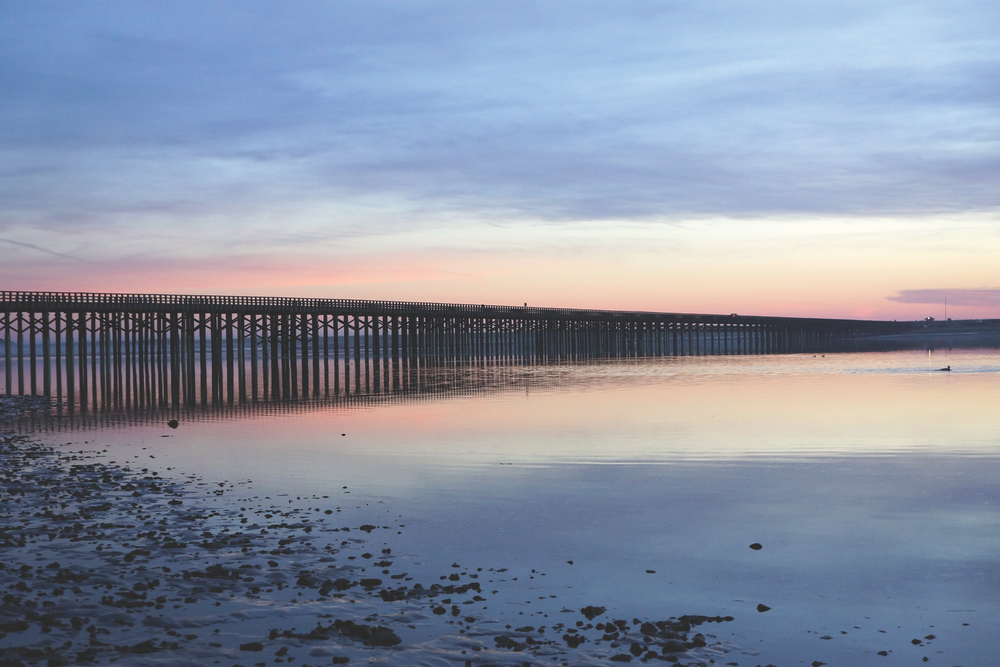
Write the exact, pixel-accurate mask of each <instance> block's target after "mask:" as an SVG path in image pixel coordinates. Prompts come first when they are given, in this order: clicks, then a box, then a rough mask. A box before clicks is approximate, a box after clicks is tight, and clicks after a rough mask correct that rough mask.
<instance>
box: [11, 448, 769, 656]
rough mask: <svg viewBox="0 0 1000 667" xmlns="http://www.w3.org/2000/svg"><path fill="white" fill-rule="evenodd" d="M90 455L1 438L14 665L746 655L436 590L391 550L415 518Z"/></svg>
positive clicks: (687, 624) (463, 570) (461, 589)
mask: <svg viewBox="0 0 1000 667" xmlns="http://www.w3.org/2000/svg"><path fill="white" fill-rule="evenodd" d="M90 447H91V449H84V450H79V449H76V450H70V449H69V447H68V446H66V445H63V446H49V445H44V444H41V443H39V442H37V441H35V440H32V439H30V438H28V437H25V436H17V435H0V460H2V462H3V473H2V474H3V482H2V491H0V507H2V510H0V591H2V603H0V667H14V666H16V665H50V666H56V665H67V664H110V663H115V664H120V665H217V664H218V665H226V666H229V665H243V666H244V667H245V666H247V665H255V666H256V667H261V666H263V665H265V664H275V663H298V664H300V665H329V664H343V663H348V662H350V663H351V664H359V663H363V664H386V665H416V664H427V665H525V664H539V665H541V664H546V665H571V664H572V665H591V664H609V663H611V662H615V663H619V662H631V661H641V662H649V661H661V662H668V663H671V664H678V665H707V664H710V662H715V663H718V664H722V663H725V662H726V660H724V659H723V658H725V657H726V654H727V653H729V652H732V651H734V650H737V649H735V648H734V647H732V646H731V645H727V644H725V643H724V642H722V641H720V640H719V639H717V638H716V637H715V636H714V635H713V634H712V632H713V629H714V628H719V627H721V626H720V625H719V624H723V625H724V624H725V623H726V622H727V621H731V620H733V619H732V617H707V616H696V615H682V614H679V615H678V616H676V617H672V618H656V619H639V618H634V617H633V618H625V619H617V618H612V617H610V614H609V613H607V612H606V610H605V608H604V607H602V606H600V604H601V603H600V601H597V600H595V601H594V602H593V604H591V605H588V606H586V607H584V608H582V609H580V608H574V609H568V608H565V607H563V606H562V605H561V603H560V602H559V600H558V598H557V596H555V595H547V596H541V597H539V598H538V600H537V601H535V602H536V605H535V606H534V607H533V609H534V610H535V611H534V612H533V614H532V616H530V617H527V618H528V619H530V620H528V621H527V622H526V623H525V625H520V626H517V627H515V626H513V625H511V624H503V622H502V621H499V620H497V616H498V614H496V613H495V611H494V610H491V608H490V607H491V604H502V602H501V600H503V599H504V597H505V594H507V593H509V591H505V590H504V589H505V588H509V587H510V583H511V582H512V581H516V580H517V577H518V575H519V574H520V576H522V577H524V578H527V577H528V576H531V577H534V576H539V577H541V576H544V572H536V571H535V570H531V571H530V573H529V572H528V570H527V569H525V571H524V572H516V571H508V570H507V569H506V568H483V567H477V566H476V564H473V563H463V564H459V563H452V564H451V566H450V567H445V568H442V569H443V571H442V572H440V574H439V575H438V576H437V577H431V578H429V579H427V580H424V581H418V580H416V578H415V577H411V576H409V575H408V574H407V572H406V571H405V570H404V569H403V568H404V567H405V566H406V563H407V562H408V559H407V557H406V556H402V557H401V555H400V554H397V553H394V551H393V548H392V546H391V544H392V538H393V537H394V536H395V535H400V534H402V532H403V531H404V530H406V526H405V518H402V517H401V518H400V519H399V520H398V521H395V522H393V523H392V525H372V524H359V523H358V522H352V520H351V517H350V509H349V508H346V507H345V508H344V509H343V511H342V510H341V509H340V508H338V509H337V510H336V511H334V510H332V509H326V510H320V509H319V507H317V506H318V505H321V504H324V505H325V506H329V504H328V503H321V502H320V501H322V500H323V499H324V498H326V497H322V498H321V497H318V496H314V497H295V498H292V497H291V496H289V498H287V499H286V498H280V499H278V498H274V499H272V498H269V497H258V496H254V495H252V493H253V492H252V490H251V488H250V486H249V484H250V481H249V480H243V481H238V482H230V481H224V480H203V479H199V478H197V477H195V476H187V477H184V478H181V477H179V476H178V477H177V478H166V477H165V476H164V475H160V474H159V473H157V472H155V471H150V470H149V469H147V468H136V467H129V466H126V465H123V464H119V463H116V462H114V461H110V460H108V458H107V454H106V453H105V451H102V450H100V449H99V448H94V447H95V446H94V445H90ZM167 471H170V469H169V468H168V469H167ZM167 471H165V472H167ZM376 543H377V544H376ZM383 545H390V546H383ZM411 560H412V559H411ZM519 567H522V569H523V566H519ZM581 583H582V582H581ZM528 602H531V601H528ZM528 623H530V624H528ZM737 652H738V650H737ZM741 657H742V658H743V660H741V661H740V664H755V663H748V662H746V657H745V656H741Z"/></svg>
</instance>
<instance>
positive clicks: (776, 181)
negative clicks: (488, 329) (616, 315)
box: [0, 0, 1000, 319]
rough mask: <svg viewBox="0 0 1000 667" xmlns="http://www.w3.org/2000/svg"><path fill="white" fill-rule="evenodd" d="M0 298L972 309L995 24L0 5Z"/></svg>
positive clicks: (990, 267) (997, 239) (866, 8)
mask: <svg viewBox="0 0 1000 667" xmlns="http://www.w3.org/2000/svg"><path fill="white" fill-rule="evenodd" d="M0 35H2V37H3V38H2V39H0V91H2V92H0V289H41V290H74V291H82V290H88V291H90V290H102V291H128V292H183V293H223V294H274V295H289V296H328V297H347V298H385V299H409V300H434V301H461V302H474V303H497V304H513V303H521V302H529V303H531V304H532V305H549V306H580V307H599V308H605V307H606V308H635V309H644V310H662V311H680V312H692V311H695V312H722V313H729V312H741V313H748V314H751V313H752V314H762V315H805V316H813V315H818V316H835V317H865V318H868V317H873V318H887V319H895V318H898V319H905V318H916V317H924V316H926V315H934V316H937V317H941V316H942V315H943V303H944V299H945V298H947V299H948V314H949V316H954V317H1000V5H998V4H997V3H996V1H995V0H948V1H947V2H946V1H943V0H942V1H935V2H921V1H919V0H908V1H907V2H902V1H895V0H884V1H876V2H872V1H871V0H868V1H865V2H853V1H851V0H840V1H838V2H827V1H825V0H815V1H813V2H806V3H804V2H791V1H788V2H780V1H775V2H746V1H739V2H737V1H729V2H727V1H724V0H722V1H718V2H708V3H706V2H652V1H650V2H627V1H626V2H617V3H605V2H601V3H597V2H593V3H591V2H585V1H576V2H558V1H548V2H534V3H531V2H516V1H513V0H505V1H504V2H488V1H481V2H431V1H428V2H385V3H380V2H372V1H366V2H318V1H317V2H301V3H292V2H239V3H236V2H215V3H213V2H203V1H199V2H190V3H184V2H169V3H163V2H145V3H144V2H88V1H85V0H80V1H74V2H41V1H38V0H31V1H24V2H18V1H14V0H6V1H5V2H3V3H2V4H0Z"/></svg>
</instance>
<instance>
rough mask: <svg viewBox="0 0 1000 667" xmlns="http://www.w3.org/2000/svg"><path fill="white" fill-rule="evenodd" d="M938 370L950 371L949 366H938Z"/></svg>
mask: <svg viewBox="0 0 1000 667" xmlns="http://www.w3.org/2000/svg"><path fill="white" fill-rule="evenodd" d="M938 370H939V371H950V370H951V366H945V367H944V368H939V369H938Z"/></svg>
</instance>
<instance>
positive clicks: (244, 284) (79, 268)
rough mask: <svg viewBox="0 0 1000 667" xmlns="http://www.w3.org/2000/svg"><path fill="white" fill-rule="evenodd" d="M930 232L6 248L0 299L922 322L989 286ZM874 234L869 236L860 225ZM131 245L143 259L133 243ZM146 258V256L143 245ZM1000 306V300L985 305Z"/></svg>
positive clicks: (983, 269)
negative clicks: (121, 296) (160, 297)
mask: <svg viewBox="0 0 1000 667" xmlns="http://www.w3.org/2000/svg"><path fill="white" fill-rule="evenodd" d="M939 222H940V221H931V222H930V223H928V222H927V221H922V220H917V221H911V222H909V223H907V222H905V221H904V222H900V221H890V222H889V223H888V228H885V226H884V225H883V227H882V228H879V229H880V230H881V231H878V232H877V233H876V232H872V231H869V228H868V227H865V226H863V225H861V223H858V222H857V221H823V220H817V221H812V222H810V223H808V224H805V223H803V224H793V223H791V222H788V221H776V222H775V221H770V222H768V221H763V222H762V221H739V220H736V221H733V220H723V221H694V222H691V223H686V224H685V225H683V226H680V227H677V226H671V225H654V224H643V225H637V224H632V223H628V224H626V223H622V225H621V226H620V227H614V226H612V227H604V226H601V225H597V224H596V223H579V224H577V225H563V226H540V225H529V224H524V223H521V224H516V225H515V224H512V225H509V226H506V227H500V228H496V227H472V228H470V227H463V226H454V227H440V228H437V229H432V230H428V231H423V232H412V231H411V232H400V233H398V234H395V235H393V234H383V235H373V236H369V237H366V236H364V235H361V236H359V237H358V238H355V239H351V240H349V241H338V242H330V241H323V240H318V241H317V242H316V243H311V244H305V245H301V246H296V247H290V246H288V245H287V244H282V243H277V242H276V243H275V244H273V246H269V245H267V244H266V242H264V241H260V242H255V244H247V243H243V244H242V245H241V246H240V247H237V248H234V249H233V250H231V251H230V250H228V249H227V248H226V246H225V242H224V239H223V238H222V237H223V236H224V235H222V234H216V237H215V238H207V239H205V243H204V246H203V247H202V246H200V245H199V244H195V243H181V242H179V241H178V240H177V239H175V238H170V237H167V238H165V239H163V242H162V243H160V244H157V243H154V244H140V243H139V242H138V241H137V240H134V239H132V240H130V239H128V238H127V236H126V237H124V238H123V239H120V240H118V241H115V242H114V243H112V242H111V241H110V240H109V245H108V248H107V249H106V250H104V251H103V256H102V255H101V254H100V253H97V252H93V253H92V255H96V256H95V257H93V258H92V259H91V258H85V259H83V260H78V261H74V260H73V256H76V255H81V254H83V253H81V252H80V251H79V249H74V248H67V249H66V250H65V254H66V255H68V256H70V257H69V258H66V257H53V256H51V254H50V255H42V254H40V253H32V252H31V251H29V250H22V249H19V251H18V252H15V253H14V254H13V255H12V257H11V260H12V261H10V262H8V263H6V265H5V266H4V267H3V268H2V269H0V278H2V279H3V286H4V288H5V289H23V290H53V291H97V292H150V293H184V294H199V293H204V294H238V295H262V296H291V297H295V296H299V297H322V298H357V299H380V300H400V301H435V302H457V303H486V304H496V305H520V304H522V303H525V302H526V303H529V304H530V305H534V306H546V307H566V308H595V309H614V310H643V311H658V312H702V313H723V314H727V313H731V312H737V313H741V314H747V315H772V316H793V317H832V318H857V319H889V320H891V319H901V320H903V319H923V318H924V317H927V316H934V317H936V318H938V319H941V318H943V317H944V304H943V303H902V302H899V301H894V300H890V297H893V296H894V295H896V294H897V293H899V292H900V291H902V290H920V289H930V288H942V287H943V288H948V289H958V290H961V289H965V290H970V289H983V288H985V289H987V290H988V289H993V288H995V286H994V285H992V284H990V283H989V282H988V281H990V280H995V276H994V275H993V274H994V271H993V268H992V267H993V260H995V257H996V251H997V238H998V235H997V232H995V231H994V227H995V225H994V224H993V220H992V219H991V218H990V217H988V216H986V217H978V218H976V217H973V219H972V222H973V223H975V224H971V223H970V224H968V225H966V227H965V230H964V232H963V234H964V236H963V235H961V234H955V235H948V234H941V233H939V232H938V231H936V229H937V227H935V223H939ZM872 228H878V227H877V226H875V225H872ZM140 245H142V250H141V252H140V251H139V246H140ZM150 247H152V248H153V250H150V249H149V248H150ZM997 303H998V304H1000V301H998V302H997ZM948 316H949V317H952V318H955V319H962V318H996V317H1000V307H998V305H995V304H992V303H977V304H969V305H963V304H961V303H959V302H957V300H954V301H953V302H952V303H951V304H950V305H949V308H948Z"/></svg>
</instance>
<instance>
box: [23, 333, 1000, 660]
mask: <svg viewBox="0 0 1000 667" xmlns="http://www.w3.org/2000/svg"><path fill="white" fill-rule="evenodd" d="M946 365H950V366H951V367H952V368H953V369H954V370H953V371H952V372H950V373H942V372H936V371H934V370H933V369H937V368H940V367H943V366H946ZM476 373H481V374H482V375H483V380H484V382H485V383H486V385H488V387H487V390H486V391H482V392H471V393H462V392H452V393H443V394H440V395H437V396H425V397H421V398H415V399H414V400H408V401H398V402H385V403H383V404H379V403H377V402H373V403H370V404H354V405H349V406H347V405H345V406H338V405H336V404H334V405H325V406H318V407H317V408H316V409H314V410H305V411H301V412H296V413H294V414H277V415H270V416H267V415H265V416H250V417H246V418H240V419H236V418H227V419H218V420H212V419H204V420H188V421H183V422H182V423H181V425H180V428H178V429H176V430H170V429H168V428H166V427H165V426H161V425H159V424H157V425H155V426H131V427H115V428H106V429H103V430H100V429H89V430H82V431H68V432H63V433H60V434H58V435H56V434H54V433H52V434H48V435H43V439H47V440H49V441H55V442H64V443H69V442H73V443H74V444H75V443H78V442H81V441H84V440H86V441H88V442H89V443H90V444H91V445H93V444H94V443H95V442H96V443H99V444H100V445H101V446H106V447H107V449H108V458H109V459H112V460H116V461H118V462H119V463H129V464H132V465H134V464H135V463H140V462H141V464H142V465H143V466H148V467H150V468H154V466H155V469H156V470H159V471H160V472H161V473H162V474H164V475H172V476H181V475H186V474H196V475H198V476H200V477H201V478H203V479H204V480H206V481H222V480H230V481H237V480H239V481H245V480H252V482H251V483H250V484H249V487H250V489H251V490H250V491H248V492H247V493H252V494H253V495H255V496H258V497H268V498H270V499H276V498H279V499H280V498H284V497H285V496H286V495H287V496H288V498H289V500H290V501H292V500H297V499H299V498H302V499H305V498H307V497H308V498H310V499H311V500H310V507H312V508H315V509H316V510H321V511H323V510H326V509H333V510H336V509H338V508H339V509H340V510H341V511H340V515H341V516H346V515H347V514H348V513H349V514H350V517H351V519H350V521H351V522H352V525H356V524H357V522H358V521H361V520H371V521H372V522H373V523H378V525H382V524H386V525H389V524H390V523H392V527H393V528H395V527H397V526H401V529H400V530H398V531H396V530H386V531H382V532H381V533H378V532H377V533H374V534H373V538H372V539H373V542H376V545H375V546H378V544H379V543H384V544H386V545H389V546H391V548H392V552H393V554H394V555H396V557H397V559H402V560H403V561H404V562H405V564H406V567H407V568H408V572H410V573H421V572H426V573H434V574H437V573H439V572H441V571H446V570H447V568H448V567H449V566H450V565H451V564H452V563H453V562H454V563H460V564H462V567H463V568H464V567H469V568H474V567H483V568H484V569H488V568H495V569H499V568H507V570H508V572H507V573H506V576H507V577H508V579H507V580H506V581H505V585H504V587H503V591H502V593H501V594H500V597H501V599H500V600H499V601H498V602H497V601H492V603H491V606H490V608H489V610H488V613H489V614H490V615H492V618H494V619H495V620H496V621H498V622H499V623H500V624H506V623H510V624H522V623H526V622H527V621H525V617H530V616H542V615H545V614H548V615H549V616H547V617H546V618H550V617H555V615H557V614H558V613H559V612H560V611H561V610H562V609H564V608H568V609H573V610H579V609H580V608H581V607H583V606H585V605H601V606H606V607H608V609H609V616H611V615H613V617H615V618H628V619H631V618H633V617H656V618H666V617H669V616H677V615H680V614H705V615H711V616H714V615H731V616H733V617H735V620H734V621H733V622H731V623H727V624H721V625H719V626H717V627H714V628H713V629H712V632H713V633H715V634H716V636H717V637H718V638H719V639H721V640H723V641H724V642H725V643H726V645H727V646H728V648H729V651H730V652H729V653H726V654H724V655H723V654H720V655H719V656H718V657H717V658H716V663H718V664H739V665H758V664H767V663H774V664H776V665H798V664H806V665H809V664H813V662H814V661H820V662H824V663H828V664H831V665H867V664H873V665H903V664H906V665H912V664H916V663H918V662H920V663H921V664H922V662H921V661H922V660H923V659H924V658H927V661H928V664H931V665H948V666H951V665H965V666H967V667H968V666H970V665H995V664H1000V657H997V656H1000V640H998V639H997V637H1000V409H998V406H1000V351H997V350H963V351H952V352H947V351H936V352H934V353H933V354H929V353H927V352H914V351H907V352H890V353H859V354H842V355H827V356H825V357H824V356H816V357H814V356H812V355H808V356H806V355H803V356H794V355H793V356H767V357H682V358H667V359H651V360H641V361H622V362H618V361H608V362H593V363H588V364H585V365H578V366H574V365H558V366H535V367H516V368H507V369H503V370H502V371H496V370H494V371H490V372H487V371H482V372H480V371H477V372H469V373H465V374H464V375H463V376H462V377H463V378H464V379H463V381H462V382H463V386H464V387H466V388H469V387H472V388H474V386H475V382H476ZM497 373H501V374H502V381H497ZM452 374H454V371H452ZM452 376H453V375H452ZM452 376H449V377H452ZM164 436H167V437H164ZM152 457H155V458H152ZM168 468H170V469H172V470H168ZM345 487H346V488H345ZM324 496H325V498H324ZM345 521H346V519H345ZM403 528H405V529H403ZM751 543H760V544H762V545H763V548H762V549H761V550H759V551H755V550H751V549H750V548H749V547H748V545H750V544H751ZM568 561H572V564H570V563H569V562H568ZM532 570H534V574H532ZM647 570H653V571H654V572H652V573H649V572H647ZM543 573H544V574H543ZM514 577H518V579H517V581H516V582H515V581H514ZM532 577H533V578H532ZM552 596H554V597H552ZM758 604H764V605H766V606H768V607H770V610H769V611H766V612H763V613H762V612H758V610H757V605H758ZM575 618H576V617H574V620H575ZM928 635H934V636H935V638H934V639H933V640H922V642H921V644H919V645H915V644H914V643H913V642H912V640H914V639H921V638H924V637H926V636H928ZM426 639H427V642H428V643H426V644H424V645H422V646H424V648H417V649H414V651H415V653H414V654H413V655H411V656H410V658H409V659H410V660H412V663H413V664H416V663H418V662H424V661H430V662H433V659H432V658H433V655H434V654H435V651H440V650H441V649H440V646H438V647H437V648H434V647H435V646H437V645H434V644H433V640H434V638H433V637H428V638H426ZM420 651H425V653H424V654H421V653H420ZM879 651H885V652H886V653H887V655H886V656H880V655H878V653H877V652H879ZM442 655H443V654H442ZM437 658H438V659H440V658H441V655H438V656H437ZM359 659H360V658H359ZM522 659H523V656H522ZM352 662H353V661H352Z"/></svg>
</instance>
